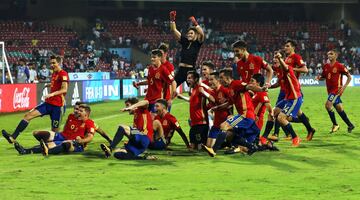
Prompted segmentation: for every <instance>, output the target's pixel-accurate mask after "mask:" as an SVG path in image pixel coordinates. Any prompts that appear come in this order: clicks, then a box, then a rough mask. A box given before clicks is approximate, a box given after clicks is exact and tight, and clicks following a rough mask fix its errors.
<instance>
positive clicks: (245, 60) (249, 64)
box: [232, 40, 273, 87]
mask: <svg viewBox="0 0 360 200" xmlns="http://www.w3.org/2000/svg"><path fill="white" fill-rule="evenodd" d="M232 48H233V51H234V54H235V56H236V57H238V58H239V61H238V62H237V72H238V75H240V77H241V80H242V81H243V82H244V83H249V82H250V79H251V77H252V76H253V75H254V74H259V73H260V72H261V69H265V70H266V83H265V85H266V86H267V87H270V81H271V79H272V75H273V70H272V68H271V66H270V65H268V64H267V63H266V62H265V61H264V60H263V59H262V58H261V57H260V56H255V55H252V54H250V53H249V52H248V51H247V44H246V42H245V41H242V40H239V41H236V42H235V43H234V44H233V45H232Z"/></svg>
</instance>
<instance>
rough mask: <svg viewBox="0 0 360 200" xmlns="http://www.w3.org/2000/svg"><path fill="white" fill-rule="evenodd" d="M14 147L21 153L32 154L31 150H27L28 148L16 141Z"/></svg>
mask: <svg viewBox="0 0 360 200" xmlns="http://www.w3.org/2000/svg"><path fill="white" fill-rule="evenodd" d="M14 147H15V149H16V151H18V152H19V154H20V155H25V154H30V153H31V152H29V151H26V149H25V148H24V147H23V146H21V145H20V144H19V143H18V142H16V141H15V143H14Z"/></svg>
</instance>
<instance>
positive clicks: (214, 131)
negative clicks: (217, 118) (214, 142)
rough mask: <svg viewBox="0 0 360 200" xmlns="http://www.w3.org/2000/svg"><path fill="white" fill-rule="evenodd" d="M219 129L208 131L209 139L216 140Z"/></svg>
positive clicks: (213, 128) (214, 128) (212, 128)
mask: <svg viewBox="0 0 360 200" xmlns="http://www.w3.org/2000/svg"><path fill="white" fill-rule="evenodd" d="M220 131H221V130H220V128H217V127H214V126H213V127H211V129H210V132H209V138H212V139H216V137H217V136H218V135H219V133H220Z"/></svg>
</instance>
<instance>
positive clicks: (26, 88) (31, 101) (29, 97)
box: [0, 84, 37, 113]
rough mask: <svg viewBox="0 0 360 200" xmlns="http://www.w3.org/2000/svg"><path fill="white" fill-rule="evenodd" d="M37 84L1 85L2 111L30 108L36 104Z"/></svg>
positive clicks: (0, 105) (0, 101) (0, 99)
mask: <svg viewBox="0 0 360 200" xmlns="http://www.w3.org/2000/svg"><path fill="white" fill-rule="evenodd" d="M36 94H37V93H36V84H4V85H0V113H3V112H17V111H25V110H30V109H32V108H34V107H35V106H36V103H37V102H36Z"/></svg>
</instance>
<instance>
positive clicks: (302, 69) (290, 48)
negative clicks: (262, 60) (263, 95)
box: [279, 40, 315, 141]
mask: <svg viewBox="0 0 360 200" xmlns="http://www.w3.org/2000/svg"><path fill="white" fill-rule="evenodd" d="M295 48H296V42H295V41H294V40H287V41H286V42H285V46H284V51H285V54H286V56H287V57H286V59H285V62H286V63H285V64H287V65H290V66H292V69H293V71H294V74H295V76H296V78H297V79H299V77H300V73H308V69H307V67H306V65H305V63H304V61H303V60H302V58H301V56H300V55H299V54H296V53H295ZM279 55H281V54H280V53H279ZM280 64H281V63H280ZM300 87H301V86H300ZM300 92H301V89H300ZM301 96H302V97H301V98H302V100H301V101H303V96H304V95H303V93H302V92H301ZM292 120H294V122H302V123H303V124H304V126H305V127H306V130H307V132H308V134H307V136H306V140H308V141H310V140H312V138H313V136H314V134H315V129H314V128H313V127H312V126H311V124H310V122H309V119H308V117H307V116H306V115H305V113H304V112H302V111H301V109H300V110H299V113H298V114H297V117H296V116H293V119H292Z"/></svg>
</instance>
